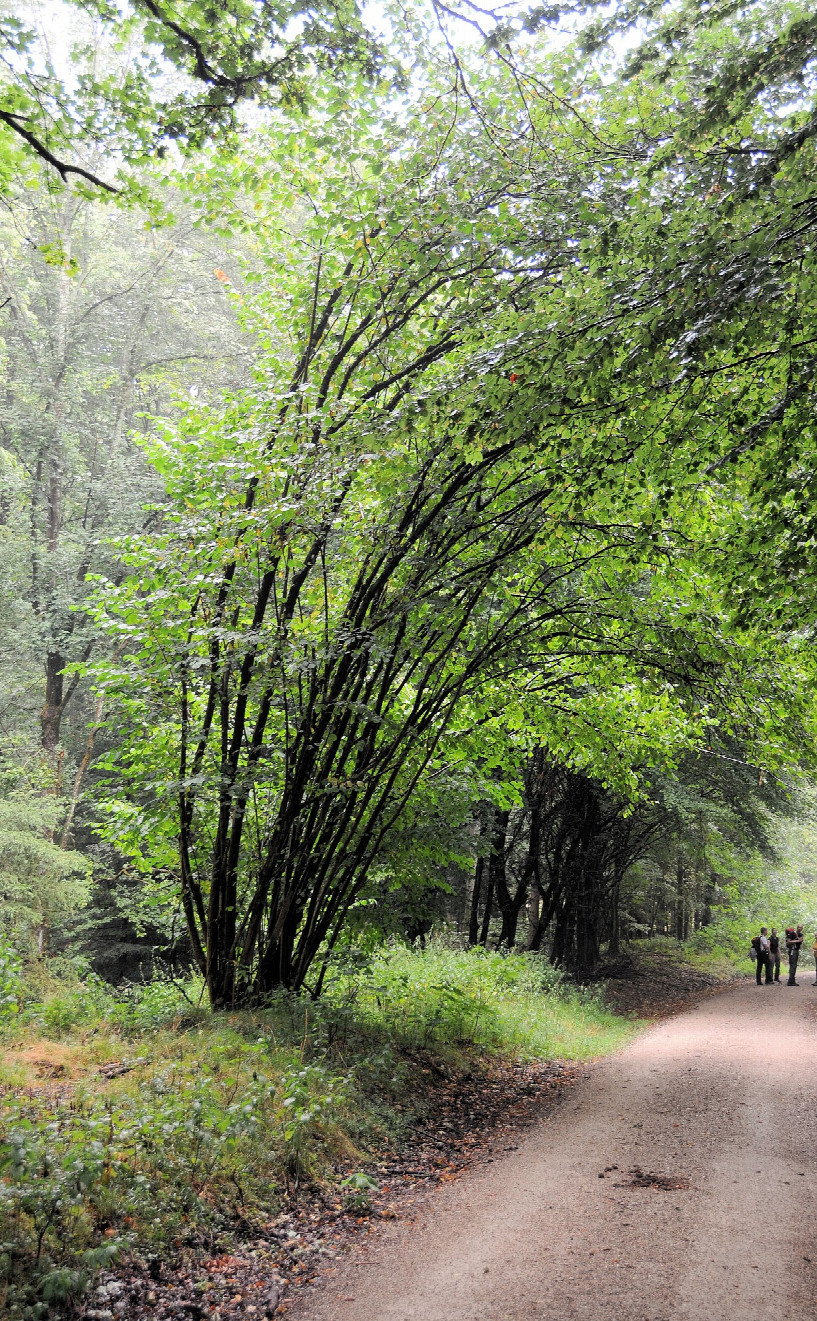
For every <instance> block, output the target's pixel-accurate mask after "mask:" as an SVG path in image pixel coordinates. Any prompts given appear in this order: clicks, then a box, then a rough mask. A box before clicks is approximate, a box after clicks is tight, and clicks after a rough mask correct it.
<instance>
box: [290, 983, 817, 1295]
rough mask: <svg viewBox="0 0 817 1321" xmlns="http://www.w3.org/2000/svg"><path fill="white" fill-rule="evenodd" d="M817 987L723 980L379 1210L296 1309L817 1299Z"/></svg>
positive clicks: (808, 984)
mask: <svg viewBox="0 0 817 1321" xmlns="http://www.w3.org/2000/svg"><path fill="white" fill-rule="evenodd" d="M815 1047H817V989H814V988H813V987H812V986H811V975H810V973H808V972H806V971H805V970H804V972H803V980H802V981H801V983H800V985H799V986H798V987H796V988H795V987H788V986H786V985H785V984H783V985H782V986H779V985H775V986H770V987H766V986H763V987H756V986H755V984H754V979H753V978H751V977H750V976H746V977H744V978H743V979H742V980H741V982H740V984H737V985H735V986H734V987H729V988H727V989H726V990H724V992H723V993H722V994H718V995H715V996H707V997H705V998H703V999H702V1000H700V1002H699V1003H697V1004H696V1005H694V1007H692V1008H688V1009H687V1010H686V1011H684V1012H682V1013H680V1014H678V1015H676V1016H674V1017H671V1018H669V1019H665V1020H664V1021H661V1022H658V1023H656V1024H654V1025H653V1026H652V1027H651V1028H650V1029H649V1030H648V1031H646V1032H645V1033H643V1034H642V1035H640V1036H639V1037H638V1038H637V1039H636V1040H635V1041H634V1042H632V1043H631V1044H630V1045H629V1046H627V1047H626V1048H625V1049H623V1050H620V1051H618V1052H616V1053H615V1054H614V1055H611V1056H609V1057H608V1058H607V1059H604V1060H602V1061H600V1062H597V1063H595V1064H593V1065H592V1066H591V1067H590V1068H589V1069H588V1070H587V1072H586V1076H584V1077H582V1078H580V1079H575V1078H574V1081H573V1085H572V1086H571V1087H569V1088H560V1089H558V1090H557V1095H559V1096H560V1097H561V1104H559V1105H551V1106H550V1107H549V1108H547V1110H546V1112H545V1114H544V1116H543V1117H542V1118H541V1119H540V1120H539V1122H537V1123H536V1124H535V1125H533V1126H532V1127H530V1128H529V1129H528V1130H527V1132H526V1133H524V1134H522V1135H520V1137H519V1138H518V1140H517V1141H515V1142H514V1143H513V1144H510V1143H507V1144H506V1148H507V1149H506V1150H505V1151H504V1152H502V1154H501V1156H500V1158H499V1159H495V1158H494V1152H492V1155H491V1156H484V1157H483V1158H482V1159H481V1160H480V1161H478V1162H477V1163H475V1164H474V1165H473V1167H472V1168H471V1169H470V1170H469V1171H468V1172H467V1173H465V1174H464V1175H463V1176H462V1177H460V1178H459V1179H456V1180H454V1181H452V1182H450V1183H449V1184H448V1185H447V1186H446V1187H444V1188H442V1189H439V1190H436V1191H434V1192H433V1193H432V1194H430V1195H429V1196H427V1197H426V1198H425V1199H424V1200H423V1201H422V1202H420V1203H418V1204H417V1205H416V1206H415V1207H414V1209H413V1213H412V1216H411V1218H410V1219H409V1220H403V1221H402V1222H400V1221H395V1222H393V1223H392V1224H389V1225H386V1226H383V1227H382V1228H379V1229H378V1230H377V1231H376V1232H373V1233H371V1234H369V1235H367V1236H366V1238H365V1240H364V1241H363V1242H361V1243H358V1245H357V1246H355V1247H354V1248H353V1250H352V1252H351V1253H350V1255H349V1257H348V1258H347V1260H345V1261H344V1262H343V1263H342V1264H339V1263H337V1262H333V1263H331V1264H329V1265H328V1267H326V1268H325V1269H324V1272H323V1281H322V1283H321V1285H320V1286H319V1287H318V1288H316V1289H314V1290H308V1291H305V1292H304V1293H302V1294H301V1296H300V1297H299V1298H298V1299H297V1300H296V1301H295V1302H294V1304H293V1306H292V1308H291V1310H290V1311H289V1321H415V1318H416V1319H417V1321H420V1319H422V1321H477V1319H478V1321H536V1318H540V1317H541V1318H544V1317H546V1316H547V1317H552V1316H566V1317H570V1318H572V1319H573V1321H602V1318H604V1319H605V1321H606V1318H608V1317H609V1316H611V1315H614V1316H616V1317H618V1318H621V1321H682V1319H683V1321H704V1318H708V1317H710V1316H711V1315H712V1314H713V1311H717V1312H719V1313H720V1314H722V1315H725V1316H728V1317H729V1318H730V1321H756V1318H757V1316H758V1315H759V1314H760V1313H761V1312H762V1311H763V1310H765V1306H766V1304H765V1302H759V1299H766V1298H768V1297H769V1296H770V1291H771V1293H772V1294H773V1295H774V1298H775V1310H776V1311H777V1312H778V1313H779V1315H780V1316H781V1317H783V1318H786V1321H806V1319H807V1318H808V1319H809V1321H811V1318H813V1317H814V1314H815V1302H817V1244H815V1242H814V1231H813V1222H814V1217H815V1214H817V1111H815V1108H814V1101H813V1091H814V1088H813V1062H814V1056H815Z"/></svg>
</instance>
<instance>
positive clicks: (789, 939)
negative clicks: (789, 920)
mask: <svg viewBox="0 0 817 1321" xmlns="http://www.w3.org/2000/svg"><path fill="white" fill-rule="evenodd" d="M802 944H803V928H802V926H798V927H796V928H795V927H786V953H787V954H788V956H789V980H788V981H787V983H786V985H787V986H796V985H797V960H798V959H799V958H800V948H801V946H802Z"/></svg>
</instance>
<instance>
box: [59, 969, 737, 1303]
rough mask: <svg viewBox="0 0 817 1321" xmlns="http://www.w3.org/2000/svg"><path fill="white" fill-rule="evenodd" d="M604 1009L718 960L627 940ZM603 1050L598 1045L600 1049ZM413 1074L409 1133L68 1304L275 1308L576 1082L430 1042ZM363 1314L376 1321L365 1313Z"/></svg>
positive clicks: (574, 1070) (693, 987) (649, 995)
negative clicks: (236, 1227) (257, 1215)
mask: <svg viewBox="0 0 817 1321" xmlns="http://www.w3.org/2000/svg"><path fill="white" fill-rule="evenodd" d="M605 975H606V977H607V978H609V980H608V981H607V983H606V988H605V997H606V1000H607V1002H608V1003H609V1004H610V1007H611V1008H614V1009H615V1010H616V1012H618V1013H621V1014H627V1015H629V1016H636V1017H638V1018H639V1019H641V1020H643V1019H653V1020H656V1019H659V1018H662V1017H665V1016H666V1015H668V1014H670V1013H674V1012H677V1010H678V1009H679V1007H683V1006H685V1005H686V1006H688V1005H689V1004H690V1003H691V1002H692V1000H693V999H697V998H700V997H701V996H707V995H711V994H712V993H714V992H715V991H717V990H718V989H722V988H723V985H724V983H725V981H726V980H728V979H729V978H730V977H733V976H734V974H733V972H732V971H731V970H730V969H723V968H719V969H717V970H716V971H714V972H702V971H700V970H697V969H695V968H693V967H691V966H690V965H689V963H688V962H686V961H685V960H684V959H683V958H679V957H672V953H670V955H669V956H668V955H667V951H665V950H663V949H653V948H650V949H639V951H638V952H637V954H635V955H632V954H631V955H628V956H627V957H625V958H623V959H620V960H618V961H617V963H616V964H615V965H610V966H609V967H608V968H607V969H606V970H605ZM608 1048H609V1047H608ZM415 1054H416V1057H415V1058H414V1059H413V1061H412V1069H413V1076H414V1077H415V1079H416V1081H417V1085H418V1087H419V1088H420V1089H423V1090H424V1091H425V1092H426V1097H425V1101H424V1104H423V1105H422V1106H421V1110H420V1117H419V1118H418V1119H417V1121H416V1122H415V1124H414V1125H413V1129H412V1132H411V1135H410V1137H409V1139H408V1140H407V1141H406V1142H404V1143H402V1144H400V1145H399V1146H395V1145H394V1144H389V1145H388V1146H387V1148H384V1149H383V1150H382V1151H380V1152H379V1153H378V1152H376V1151H374V1152H373V1151H370V1152H369V1158H368V1160H367V1161H366V1162H365V1163H363V1164H361V1160H360V1157H359V1155H358V1156H356V1157H354V1158H352V1159H350V1160H349V1161H348V1162H347V1164H348V1169H347V1168H346V1164H345V1163H344V1162H343V1161H342V1160H341V1161H335V1162H334V1165H335V1168H334V1171H333V1174H334V1177H333V1180H332V1181H331V1182H327V1181H322V1182H316V1183H312V1184H309V1183H307V1184H306V1185H303V1186H301V1187H297V1188H296V1187H293V1189H292V1190H291V1197H290V1199H289V1203H288V1205H286V1206H285V1207H284V1208H282V1210H281V1212H280V1214H279V1215H278V1216H276V1218H275V1220H274V1221H273V1222H271V1223H270V1224H268V1225H267V1226H266V1227H265V1229H264V1232H263V1233H262V1234H260V1235H259V1234H258V1233H257V1232H256V1233H252V1234H249V1233H248V1234H247V1236H246V1240H245V1241H244V1242H243V1243H241V1240H240V1236H239V1239H238V1241H237V1243H236V1244H235V1245H233V1246H231V1248H230V1250H229V1251H227V1252H225V1251H223V1250H221V1251H219V1250H216V1251H212V1252H210V1253H209V1254H208V1253H207V1252H206V1251H203V1252H199V1253H195V1254H189V1253H188V1254H186V1255H185V1256H184V1258H183V1259H181V1260H180V1259H178V1258H177V1259H176V1260H174V1261H173V1262H170V1261H167V1262H166V1263H163V1262H162V1260H161V1259H160V1258H156V1259H154V1260H153V1261H151V1262H150V1264H149V1269H145V1268H144V1266H142V1267H137V1265H136V1260H138V1259H134V1262H133V1263H132V1265H131V1267H130V1268H128V1267H127V1266H125V1264H124V1263H123V1264H122V1265H121V1266H119V1267H118V1268H117V1269H116V1270H115V1271H113V1272H111V1273H108V1274H104V1275H103V1276H102V1277H101V1279H100V1281H99V1283H98V1284H97V1287H96V1290H95V1293H94V1296H93V1298H92V1299H89V1300H88V1301H87V1302H86V1303H85V1305H84V1306H82V1307H81V1308H80V1314H81V1315H84V1316H85V1317H87V1318H89V1321H93V1319H94V1318H97V1319H99V1321H109V1318H112V1317H116V1316H119V1315H124V1316H126V1317H128V1318H131V1317H132V1318H134V1321H143V1319H144V1321H146V1319H147V1318H148V1317H150V1318H153V1319H154V1321H161V1319H162V1318H170V1317H184V1316H189V1317H193V1318H197V1317H207V1318H210V1319H211V1321H233V1319H234V1318H235V1319H237V1318H239V1317H241V1318H251V1317H264V1316H272V1315H279V1316H280V1315H283V1314H284V1313H286V1312H288V1311H289V1309H290V1307H291V1306H292V1304H293V1300H297V1298H298V1297H299V1296H300V1295H301V1293H303V1291H304V1288H305V1287H307V1288H308V1286H309V1285H310V1284H312V1283H313V1282H314V1281H316V1280H318V1279H320V1278H324V1279H325V1278H326V1277H327V1273H328V1272H331V1271H332V1270H335V1269H337V1267H338V1264H339V1263H341V1262H343V1261H344V1260H345V1259H346V1258H347V1256H348V1255H349V1253H350V1252H352V1253H353V1254H354V1253H356V1252H359V1251H360V1245H361V1244H362V1243H366V1242H369V1241H377V1240H378V1239H379V1236H380V1234H381V1231H382V1227H383V1224H384V1223H389V1222H394V1223H398V1222H403V1223H411V1222H413V1221H414V1220H416V1218H417V1217H418V1216H419V1215H424V1214H425V1213H426V1211H427V1210H428V1208H429V1207H430V1206H431V1204H432V1203H433V1202H434V1198H435V1196H436V1194H435V1192H434V1191H433V1190H435V1189H439V1188H440V1187H444V1186H446V1185H448V1184H451V1183H452V1182H454V1181H458V1180H459V1179H460V1178H463V1177H468V1175H467V1172H468V1171H473V1170H475V1169H482V1168H487V1167H488V1166H491V1165H493V1164H495V1163H498V1162H503V1161H504V1160H505V1159H506V1158H507V1157H508V1156H509V1155H510V1154H511V1153H514V1152H516V1151H517V1150H518V1149H519V1148H520V1145H521V1144H523V1143H527V1142H528V1141H529V1140H530V1139H529V1137H528V1136H527V1135H528V1134H529V1133H530V1132H531V1131H533V1129H534V1126H539V1125H541V1124H542V1123H543V1122H549V1120H550V1118H551V1117H552V1116H553V1115H555V1114H556V1113H557V1112H558V1110H559V1108H560V1107H561V1105H562V1103H563V1102H564V1101H565V1100H566V1099H567V1098H569V1097H570V1096H571V1094H572V1093H573V1092H574V1091H575V1089H576V1086H577V1084H580V1090H581V1087H583V1086H584V1080H585V1079H586V1078H587V1076H588V1066H587V1064H585V1063H581V1062H576V1061H572V1062H565V1061H561V1062H560V1061H533V1062H530V1061H529V1062H521V1061H513V1060H508V1059H501V1058H497V1059H490V1058H488V1059H483V1060H481V1061H476V1060H475V1061H474V1067H473V1069H471V1070H469V1069H468V1068H467V1067H466V1068H464V1069H463V1067H462V1066H461V1064H460V1065H459V1066H452V1062H451V1060H450V1059H449V1060H445V1059H444V1058H442V1057H441V1056H440V1055H435V1053H434V1052H433V1051H426V1052H416V1053H415ZM361 1170H362V1171H363V1172H364V1173H365V1174H366V1175H367V1177H369V1178H370V1179H371V1180H372V1182H373V1184H375V1185H376V1187H375V1188H373V1189H372V1191H371V1192H366V1193H363V1194H361V1195H360V1197H359V1199H358V1205H357V1206H355V1205H354V1199H352V1204H351V1205H350V1204H349V1201H348V1199H347V1200H346V1202H345V1203H344V1199H343V1198H342V1197H341V1196H339V1192H338V1184H339V1181H340V1180H341V1179H342V1178H343V1176H344V1175H348V1174H352V1173H355V1172H359V1171H361ZM367 1315H368V1316H369V1318H370V1321H378V1318H376V1317H375V1316H374V1314H371V1313H368V1314H367Z"/></svg>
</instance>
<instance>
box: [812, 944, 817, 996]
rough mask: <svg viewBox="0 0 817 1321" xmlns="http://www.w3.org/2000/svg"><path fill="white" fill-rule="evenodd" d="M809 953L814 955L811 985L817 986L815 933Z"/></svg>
mask: <svg viewBox="0 0 817 1321" xmlns="http://www.w3.org/2000/svg"><path fill="white" fill-rule="evenodd" d="M811 952H812V954H813V955H814V981H813V983H812V985H814V986H817V931H815V933H814V944H813V945H812V947H811Z"/></svg>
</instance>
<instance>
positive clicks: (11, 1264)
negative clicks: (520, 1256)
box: [0, 946, 636, 1321]
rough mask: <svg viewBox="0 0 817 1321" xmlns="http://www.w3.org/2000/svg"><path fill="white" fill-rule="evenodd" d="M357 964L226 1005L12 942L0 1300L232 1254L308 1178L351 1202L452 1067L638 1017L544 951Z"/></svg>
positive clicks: (0, 1160) (600, 1032)
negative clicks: (101, 1273)
mask: <svg viewBox="0 0 817 1321" xmlns="http://www.w3.org/2000/svg"><path fill="white" fill-rule="evenodd" d="M352 962H353V960H352V956H351V955H348V956H344V958H343V959H341V960H339V961H338V963H337V965H336V966H335V967H334V968H333V969H332V971H331V973H330V976H329V978H328V979H327V986H326V990H325V994H324V996H323V997H322V998H321V1000H319V1001H317V1002H313V1001H311V1000H309V999H306V998H298V997H294V996H290V995H284V994H281V995H279V996H275V997H272V998H271V999H270V1001H269V1002H268V1003H267V1004H266V1005H264V1006H263V1007H262V1008H258V1009H254V1010H246V1011H242V1012H236V1013H220V1014H213V1013H211V1012H210V1011H209V1010H208V1009H207V1008H206V1007H205V1005H204V1004H203V999H202V995H201V986H200V985H198V984H196V983H195V982H193V983H190V984H188V985H185V986H177V985H175V984H172V983H168V982H156V983H153V984H152V985H149V986H143V987H134V988H130V989H129V990H127V991H124V992H114V991H113V990H112V989H111V988H110V987H108V986H106V985H105V984H103V983H102V982H100V981H99V980H98V979H97V978H95V977H93V976H92V975H88V974H86V975H84V976H83V975H80V974H78V973H77V972H76V970H73V969H71V968H70V967H52V968H51V969H49V968H47V967H44V966H43V965H37V967H36V968H34V969H29V970H28V971H27V972H26V973H24V972H23V970H22V969H21V968H20V966H19V964H18V963H17V962H15V959H14V955H13V951H10V950H9V949H8V948H7V947H5V946H4V947H3V949H0V983H2V985H1V986H0V991H2V1000H1V1001H0V1020H2V1032H3V1036H4V1050H3V1063H2V1073H0V1084H1V1085H2V1091H3V1116H2V1131H0V1178H1V1180H2V1181H1V1182H0V1311H3V1310H4V1312H5V1314H6V1315H8V1316H10V1317H12V1318H20V1319H21V1321H22V1318H26V1321H28V1318H36V1317H47V1316H56V1315H60V1316H64V1315H69V1314H70V1312H71V1310H72V1308H73V1307H74V1306H75V1304H78V1303H79V1301H80V1299H81V1298H82V1296H83V1294H84V1292H85V1291H86V1289H87V1287H88V1285H89V1283H90V1282H91V1280H92V1279H93V1276H94V1273H95V1272H96V1271H97V1270H98V1269H99V1268H100V1267H101V1266H102V1265H104V1264H106V1263H107V1262H110V1261H115V1260H116V1259H117V1257H121V1256H122V1255H123V1254H135V1255H137V1256H142V1257H143V1258H144V1257H149V1256H150V1255H152V1254H153V1255H161V1256H162V1257H163V1258H167V1257H168V1256H172V1255H174V1254H181V1253H184V1252H185V1250H191V1249H192V1250H195V1249H196V1248H197V1247H200V1246H204V1245H206V1246H208V1247H210V1248H212V1247H219V1246H221V1247H224V1248H226V1247H229V1245H230V1243H231V1242H234V1241H235V1239H236V1237H240V1236H242V1235H244V1236H246V1235H252V1233H253V1232H256V1231H257V1232H263V1230H264V1228H265V1226H268V1225H269V1222H270V1220H271V1219H274V1217H275V1215H276V1214H277V1213H278V1212H279V1210H280V1208H281V1206H282V1204H284V1202H285V1201H286V1200H288V1199H289V1198H290V1197H291V1196H292V1195H293V1193H297V1189H298V1187H300V1186H302V1185H303V1184H304V1182H305V1181H315V1180H317V1181H328V1182H331V1181H335V1182H338V1184H339V1195H340V1196H346V1197H347V1198H349V1199H351V1201H352V1202H354V1199H355V1197H359V1193H358V1192H357V1191H356V1188H357V1185H356V1184H355V1175H354V1173H353V1174H352V1176H351V1182H350V1175H349V1169H350V1166H351V1168H352V1170H353V1171H354V1168H355V1166H357V1165H358V1164H360V1165H362V1164H364V1163H365V1161H366V1159H367V1156H368V1155H369V1154H370V1153H372V1152H376V1151H382V1150H383V1149H384V1147H394V1146H395V1145H405V1144H408V1143H410V1142H411V1135H412V1131H413V1129H414V1127H415V1126H416V1124H417V1123H418V1122H419V1121H420V1120H422V1118H423V1116H424V1114H426V1113H428V1112H429V1111H431V1110H433V1105H434V1098H433V1087H432V1083H431V1080H433V1078H434V1077H435V1076H438V1075H439V1074H440V1073H441V1072H442V1073H444V1074H445V1075H446V1076H447V1077H449V1078H450V1077H452V1076H456V1073H457V1071H458V1070H462V1071H463V1072H464V1071H468V1072H473V1071H474V1070H475V1069H478V1068H480V1067H482V1066H483V1065H484V1064H485V1063H486V1062H487V1061H489V1060H490V1058H491V1057H495V1058H496V1057H509V1056H513V1057H517V1058H520V1057H521V1058H527V1059H535V1058H561V1059H587V1058H589V1057H591V1056H596V1055H601V1054H604V1053H607V1052H609V1051H611V1050H614V1049H616V1048H617V1047H618V1046H620V1045H622V1044H624V1043H625V1042H626V1041H627V1040H628V1039H629V1038H630V1037H631V1036H632V1034H633V1032H634V1031H635V1030H636V1029H635V1026H634V1025H633V1024H632V1023H630V1022H626V1021H625V1020H623V1019H621V1018H617V1017H616V1016H615V1015H613V1014H612V1013H610V1012H609V1011H608V1010H606V1009H605V1008H604V1007H603V1004H602V1002H601V999H600V997H599V995H598V993H597V992H589V991H583V990H581V989H577V988H575V987H568V986H567V985H566V984H564V983H563V982H562V981H561V980H560V978H559V977H558V976H557V974H555V973H554V972H553V970H552V969H551V968H549V966H548V965H547V964H546V963H545V962H544V961H543V960H542V959H539V958H537V957H535V956H529V955H517V954H511V955H502V954H496V953H494V954H492V953H485V952H484V951H481V950H480V951H470V952H463V951H456V950H450V949H445V948H442V947H439V946H432V947H431V948H430V949H428V950H427V951H425V952H424V953H420V952H417V951H412V950H408V949H405V948H402V947H398V946H395V947H393V948H389V949H385V950H383V951H381V952H380V953H378V954H377V955H376V956H374V957H373V958H370V959H367V960H362V961H359V962H360V963H361V965H362V966H357V967H353V966H351V965H352ZM430 1064H431V1065H432V1066H433V1067H432V1068H431V1069H429V1067H428V1066H429V1065H430ZM340 1164H342V1166H343V1169H344V1172H345V1175H346V1184H345V1188H344V1186H342V1185H341V1184H340V1182H339V1181H340V1175H336V1174H334V1173H333V1170H334V1168H335V1167H336V1166H337V1165H340ZM360 1177H361V1178H362V1177H363V1176H362V1175H361V1176H360Z"/></svg>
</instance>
